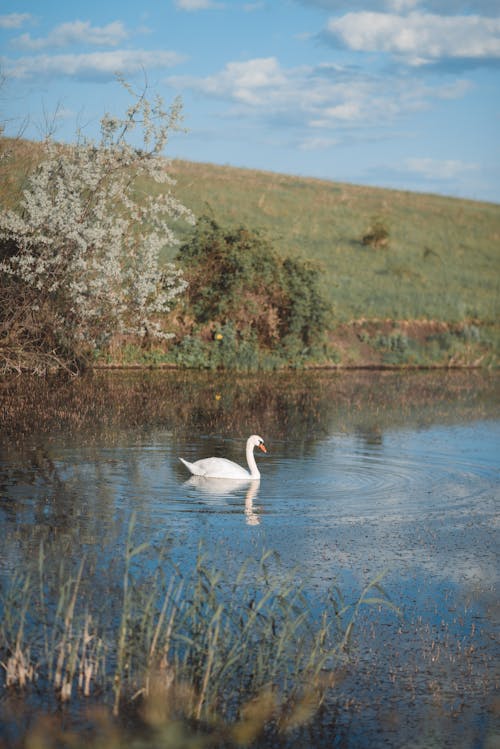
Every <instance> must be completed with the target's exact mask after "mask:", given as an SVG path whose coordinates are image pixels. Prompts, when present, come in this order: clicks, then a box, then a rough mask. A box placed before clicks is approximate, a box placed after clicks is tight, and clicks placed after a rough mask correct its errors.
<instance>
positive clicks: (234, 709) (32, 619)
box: [0, 518, 394, 744]
mask: <svg viewBox="0 0 500 749" xmlns="http://www.w3.org/2000/svg"><path fill="white" fill-rule="evenodd" d="M134 523H135V518H132V521H131V523H130V525H129V531H128V537H127V542H126V548H125V554H124V563H123V576H122V583H121V592H120V594H119V611H118V614H117V613H116V612H115V613H114V614H113V615H112V616H111V617H109V616H108V617H106V609H105V608H104V607H101V611H100V612H99V613H98V602H97V601H95V600H93V598H92V594H91V591H92V585H91V584H90V582H91V581H90V580H89V575H90V569H89V565H88V563H87V562H86V560H85V559H82V560H81V562H80V564H79V566H78V568H77V569H75V570H73V571H70V570H65V569H64V566H63V565H61V566H60V568H59V570H57V571H56V572H55V573H54V571H53V570H50V569H49V568H48V559H47V553H46V550H45V549H44V548H43V547H40V550H39V554H38V558H37V559H36V563H35V568H36V569H35V573H34V572H33V571H32V570H26V572H25V573H24V575H23V574H20V573H19V574H15V575H13V576H12V578H11V580H10V583H9V585H8V586H7V588H6V590H5V592H4V593H3V594H2V596H1V599H0V606H1V613H2V623H1V624H0V652H1V653H2V654H3V658H2V662H1V663H2V666H3V670H4V680H5V686H6V687H9V688H11V687H13V686H17V687H22V688H28V685H29V682H30V681H33V680H34V678H38V691H39V693H41V694H42V693H43V690H44V689H46V690H50V691H51V692H52V693H55V695H56V697H57V699H58V700H59V701H60V702H69V701H70V700H72V701H74V700H75V699H82V698H85V697H89V696H90V697H93V698H94V700H95V699H97V698H98V701H99V702H103V703H104V704H105V705H106V706H107V709H108V708H109V709H110V711H111V712H112V714H113V715H114V716H115V717H116V716H119V715H121V714H123V713H126V714H128V713H129V712H130V711H132V712H134V713H135V714H137V715H139V716H140V719H141V721H143V722H144V723H146V724H147V725H149V726H150V727H153V728H154V729H155V730H159V729H161V730H162V731H163V730H167V728H168V730H170V729H171V727H172V725H174V724H175V725H183V726H186V727H188V726H193V725H194V726H198V729H197V730H205V731H207V730H208V731H209V732H210V733H212V732H214V731H216V732H219V733H221V735H222V734H223V735H224V736H226V737H229V738H230V739H231V740H234V741H236V742H237V743H240V744H245V743H250V742H251V741H253V740H254V739H255V738H256V737H257V736H258V735H259V734H260V733H261V732H262V731H263V730H264V729H265V728H266V726H268V725H269V724H273V725H274V726H275V729H276V730H279V731H284V732H286V731H289V730H292V729H293V728H294V727H296V726H298V725H302V724H304V723H307V722H308V721H310V720H311V719H312V718H313V716H314V714H315V713H316V711H317V710H318V709H319V708H320V706H321V704H322V702H323V700H324V698H325V695H326V694H327V693H328V691H329V690H330V689H331V688H332V687H334V685H335V683H336V681H337V679H338V678H339V674H340V672H341V671H342V669H343V668H344V666H345V665H346V664H347V663H348V662H349V640H350V637H351V633H352V629H353V626H354V624H355V621H356V617H357V615H358V611H359V608H360V607H361V606H362V605H366V604H374V603H376V604H377V605H378V604H384V605H388V606H391V607H392V604H391V603H390V601H389V599H388V596H387V595H386V594H385V592H384V591H383V589H382V588H381V585H380V580H379V579H377V580H375V581H374V582H373V583H372V584H371V585H370V586H368V587H367V589H366V590H365V591H363V592H362V594H361V596H360V597H359V599H358V600H357V601H356V602H355V603H354V604H347V603H346V602H345V601H344V600H343V596H342V594H341V591H340V589H339V588H336V587H333V588H332V590H330V591H329V594H328V596H327V598H326V600H325V601H324V602H323V604H322V606H321V608H320V609H318V606H317V602H316V603H315V604H314V605H313V603H312V602H311V601H310V600H309V599H308V597H307V595H306V594H305V591H304V588H303V586H302V585H301V584H300V581H299V580H298V577H297V574H296V573H294V574H285V573H283V572H282V571H281V569H280V567H279V564H278V561H277V558H276V555H275V554H273V553H272V552H266V553H265V554H264V555H263V556H262V558H261V559H259V560H258V561H255V560H253V561H251V560H248V561H247V562H245V563H244V564H243V565H242V566H241V568H240V570H239V572H238V574H237V575H236V576H235V578H234V579H230V578H229V575H226V574H224V573H223V572H222V571H221V569H220V568H219V567H218V566H217V565H215V564H214V562H213V560H211V559H210V557H209V556H208V555H207V554H206V552H205V550H204V549H202V548H200V549H199V551H198V556H197V559H196V563H195V565H194V567H193V569H192V570H191V572H190V573H189V574H187V573H181V572H180V571H179V570H178V569H177V568H176V567H175V565H173V563H172V562H171V560H170V559H169V558H168V555H167V550H166V549H161V550H160V551H159V552H158V555H157V558H156V567H155V568H154V570H153V572H151V571H149V572H147V573H145V570H148V569H150V568H149V566H148V565H144V564H143V562H144V558H143V557H144V555H145V554H146V553H148V554H150V553H151V551H152V550H151V549H150V548H149V546H148V544H143V543H139V544H137V545H135V544H134V541H133V536H134ZM155 553H156V550H155ZM148 560H150V556H149V557H148ZM49 579H52V581H54V579H55V580H56V582H57V584H56V585H55V586H54V589H55V594H54V596H53V595H52V594H53V591H51V585H50V584H49ZM375 593H376V594H375ZM393 608H394V607H393Z"/></svg>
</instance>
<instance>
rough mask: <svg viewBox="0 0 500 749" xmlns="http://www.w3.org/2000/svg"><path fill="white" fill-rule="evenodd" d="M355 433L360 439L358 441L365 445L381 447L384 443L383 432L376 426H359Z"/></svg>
mask: <svg viewBox="0 0 500 749" xmlns="http://www.w3.org/2000/svg"><path fill="white" fill-rule="evenodd" d="M355 434H356V436H357V437H358V439H359V440H360V442H362V443H363V445H365V446H366V447H368V448H373V447H382V445H383V443H384V433H383V431H382V430H381V429H379V428H377V427H376V426H372V427H364V426H359V427H357V428H356V430H355Z"/></svg>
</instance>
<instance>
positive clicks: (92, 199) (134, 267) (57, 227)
mask: <svg viewBox="0 0 500 749" xmlns="http://www.w3.org/2000/svg"><path fill="white" fill-rule="evenodd" d="M124 85H125V86H126V88H127V90H128V91H129V93H130V94H131V95H132V97H133V103H132V105H131V106H130V108H129V109H128V111H127V113H126V116H125V118H123V119H117V118H113V117H110V116H109V115H106V116H105V117H104V118H103V119H102V120H101V136H100V141H99V142H98V143H95V142H93V141H91V140H89V139H86V138H79V139H78V141H77V142H76V144H73V145H70V146H61V145H58V144H57V143H55V142H53V141H52V140H50V139H47V140H46V141H45V142H44V144H43V151H44V157H43V160H42V161H41V162H40V163H39V164H38V166H37V167H36V169H35V170H34V171H33V172H32V173H31V174H30V175H29V176H28V179H27V182H26V185H25V188H24V189H23V192H22V198H21V201H20V204H19V208H18V210H4V211H2V212H1V214H0V274H1V275H2V277H3V279H2V280H3V282H4V283H3V284H2V286H3V289H4V293H3V294H2V295H1V297H0V315H1V316H2V317H3V320H1V319H0V323H3V329H1V330H0V345H3V347H5V346H7V347H8V346H9V344H10V346H11V347H12V345H13V344H14V341H13V340H12V337H13V336H16V338H15V344H16V345H19V344H20V342H22V344H23V345H24V346H28V348H29V347H30V346H31V347H33V346H39V347H40V346H41V348H42V349H43V348H44V347H45V350H46V351H47V349H50V350H51V352H52V353H54V355H57V356H58V357H63V358H66V359H68V357H69V358H71V359H72V360H73V361H82V360H85V359H86V358H88V357H89V356H90V355H91V354H92V353H93V352H94V351H95V349H96V348H99V347H101V346H103V345H104V344H106V343H107V342H108V341H109V340H110V338H111V337H112V336H113V335H114V334H116V333H131V334H133V335H139V336H154V337H157V336H160V337H165V336H167V333H165V331H164V330H163V328H162V325H161V315H162V314H163V313H165V312H168V311H169V309H170V306H171V302H172V300H173V299H174V298H175V297H176V296H177V295H178V294H180V293H181V292H182V291H183V290H184V288H185V287H186V283H185V281H184V279H183V276H182V273H181V271H179V270H177V269H176V268H175V267H174V266H173V265H167V266H161V265H160V252H161V250H162V248H163V247H165V246H166V245H171V244H173V243H176V238H175V236H174V234H173V233H172V231H171V229H170V227H169V224H168V221H169V219H171V218H180V217H183V218H185V219H187V220H188V221H190V222H192V221H193V219H192V215H191V213H190V211H189V210H188V209H186V208H185V207H184V206H183V205H182V204H181V203H180V202H179V201H178V200H177V199H176V198H175V197H174V196H173V195H172V193H171V189H170V188H171V186H172V184H173V180H171V178H170V177H169V175H168V173H167V169H166V166H167V163H166V161H165V159H163V158H162V157H161V155H160V154H161V153H162V151H163V149H164V147H165V145H166V143H167V139H168V135H169V132H170V131H171V130H173V129H176V128H178V122H179V119H180V103H179V102H178V101H175V102H174V104H173V105H172V106H171V108H170V109H169V110H165V109H164V107H163V103H162V101H161V99H159V98H156V99H155V101H154V103H151V102H150V101H149V100H148V99H147V98H146V96H145V92H142V93H141V94H136V93H135V92H134V91H133V90H132V89H131V88H130V86H128V84H126V83H124ZM138 129H140V135H141V137H140V146H137V145H130V143H129V142H128V141H129V137H130V136H131V134H132V133H133V131H135V130H138ZM134 136H135V132H134ZM144 176H145V177H148V178H152V179H153V180H155V181H156V182H157V183H160V184H161V185H162V188H161V189H160V190H159V194H158V195H155V196H152V195H141V193H140V191H139V189H138V179H139V178H141V177H144ZM5 289H8V290H9V293H6V292H5ZM19 307H21V309H22V313H20V311H19ZM9 318H10V320H9ZM9 323H10V324H9ZM2 339H3V340H2Z"/></svg>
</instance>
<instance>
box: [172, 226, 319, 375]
mask: <svg viewBox="0 0 500 749" xmlns="http://www.w3.org/2000/svg"><path fill="white" fill-rule="evenodd" d="M176 260H177V262H178V264H179V265H180V267H181V268H182V269H183V271H184V275H185V278H186V279H187V281H188V289H187V292H186V294H185V297H184V300H183V309H182V318H183V323H184V326H186V325H187V326H188V330H187V335H186V336H185V337H183V339H182V340H181V341H180V343H179V344H178V345H177V346H176V347H175V349H174V351H173V356H174V357H175V360H176V361H177V362H179V363H182V364H184V365H187V366H195V367H200V366H201V367H209V368H212V369H216V368H228V369H239V370H251V369H259V368H260V369H262V368H265V369H269V368H275V367H278V366H283V365H284V364H286V365H300V364H303V363H305V362H306V361H308V360H311V359H314V358H318V357H321V356H324V355H325V343H324V341H325V331H326V329H327V327H328V322H329V307H328V305H327V304H326V302H325V301H324V299H323V297H322V295H321V293H320V290H319V269H318V268H317V267H314V266H313V265H311V264H310V263H308V262H305V261H303V260H299V259H298V258H290V257H287V258H284V259H283V258H282V257H281V256H280V255H278V253H277V252H276V251H275V250H274V249H273V247H272V246H271V244H270V242H269V241H268V240H267V239H266V238H265V237H263V236H262V235H261V234H260V233H259V232H256V231H251V230H249V229H247V228H245V227H239V228H237V229H227V228H223V227H221V226H220V225H219V224H218V223H217V222H216V221H215V220H213V219H212V218H209V217H207V216H203V217H202V218H200V219H199V220H198V222H197V224H196V227H195V230H194V232H193V234H192V236H191V238H190V239H189V240H188V241H187V242H186V243H185V244H184V245H183V246H182V247H181V248H180V251H179V254H178V256H177V258H176Z"/></svg>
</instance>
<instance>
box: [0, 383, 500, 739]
mask: <svg viewBox="0 0 500 749" xmlns="http://www.w3.org/2000/svg"><path fill="white" fill-rule="evenodd" d="M498 386H499V380H498V377H496V376H495V375H482V374H479V373H463V372H455V373H453V372H447V373H424V372H421V373H406V374H404V373H403V374H401V373H398V374H396V373H390V372H378V373H368V372H366V373H344V374H333V373H297V374H286V375H285V374H284V375H271V374H266V375H265V376H260V377H250V376H249V377H234V376H222V375H218V374H217V375H216V374H194V373H189V372H188V373H174V372H149V373H134V372H129V373H118V372H109V373H102V374H96V375H95V376H93V377H92V378H89V379H83V380H59V379H56V380H47V381H43V382H37V381H32V380H29V379H26V378H17V379H15V380H14V379H9V380H6V381H4V382H3V383H2V385H1V391H0V398H1V401H0V406H1V414H2V420H3V430H2V435H1V439H0V448H1V451H0V533H1V538H2V539H3V541H2V545H1V547H0V576H1V583H2V585H3V586H4V588H5V587H6V586H7V585H8V581H9V580H10V579H11V578H12V576H13V575H14V574H15V573H16V571H18V570H19V569H22V568H23V566H26V565H27V564H28V563H29V560H30V559H32V558H33V556H36V554H37V553H38V549H39V547H40V542H42V541H43V543H44V544H45V548H46V549H48V550H49V551H48V552H47V553H53V554H54V555H55V556H56V557H58V558H60V559H63V560H66V561H67V563H68V565H71V564H75V562H77V561H78V560H79V559H80V558H81V557H82V555H85V556H86V558H87V559H89V560H90V563H91V565H92V568H93V570H94V571H96V576H95V579H96V580H97V581H99V580H101V583H99V582H97V583H95V585H96V591H95V595H96V596H97V597H99V596H101V597H102V596H104V597H105V599H104V600H106V598H108V599H109V600H111V599H112V597H113V595H114V593H113V591H115V592H116V590H118V588H119V585H120V574H121V572H120V569H119V567H118V566H116V569H115V566H114V560H116V559H117V558H119V557H120V558H121V557H122V556H123V549H124V546H125V543H126V539H127V534H128V532H129V528H130V523H131V519H132V518H134V522H135V526H134V539H135V541H136V543H141V542H144V541H147V542H149V543H150V544H151V546H152V548H155V547H160V546H161V545H162V544H165V543H167V544H168V548H169V554H170V555H171V559H172V560H173V561H174V562H175V564H176V565H178V567H179V569H183V568H188V567H189V566H190V565H191V566H192V564H193V560H194V558H195V557H196V555H197V554H198V553H199V549H200V548H203V549H204V550H206V551H207V553H208V554H209V555H210V556H211V557H212V558H213V559H215V560H216V561H217V562H218V563H219V564H221V565H222V566H223V567H224V570H225V572H226V574H227V575H228V576H229V577H231V576H234V577H235V576H236V575H237V572H238V569H240V568H241V565H242V563H243V562H244V561H245V560H246V559H248V558H259V557H260V556H261V555H262V554H263V553H264V552H265V551H266V550H273V551H276V552H277V558H278V559H279V566H280V568H282V569H283V570H284V571H290V570H292V569H293V570H294V571H295V572H294V574H297V575H298V577H299V578H300V580H301V581H302V583H303V584H304V586H305V588H306V589H307V592H308V594H309V595H310V599H311V601H312V602H313V606H314V605H317V606H318V607H319V606H320V605H321V604H320V601H321V600H323V598H324V595H325V594H326V591H327V590H328V589H329V588H330V587H331V586H332V585H333V584H337V585H338V586H339V588H340V589H341V590H342V591H343V594H344V595H345V597H346V599H348V600H355V599H356V597H357V596H359V594H360V592H361V591H362V590H363V588H364V587H365V586H366V585H367V584H369V583H370V582H371V581H373V580H374V579H375V578H377V576H379V575H383V581H382V584H383V588H384V590H385V592H386V594H387V595H388V596H389V597H390V600H391V601H392V603H393V604H394V606H396V607H397V608H398V610H399V615H398V614H397V613H395V611H394V610H393V609H392V608H389V607H383V606H382V607H380V606H367V607H365V608H363V610H362V611H360V614H359V617H358V620H357V622H356V626H355V634H354V639H353V645H352V651H351V660H350V662H349V667H348V668H347V669H346V671H345V673H344V675H343V679H342V681H340V682H339V684H338V686H337V687H336V688H334V689H333V690H332V691H331V693H330V694H329V696H328V699H327V702H326V704H325V706H324V707H323V708H322V711H321V714H320V715H318V716H317V717H316V719H315V721H314V722H313V726H312V727H309V728H308V729H307V730H309V733H308V739H307V741H308V742H309V745H310V746H325V747H326V746H328V747H330V746H341V747H379V746H380V747H387V746H388V747H403V746H408V747H432V746H450V747H488V749H489V748H490V747H493V746H494V745H496V744H495V742H496V741H498V740H499V737H500V729H499V724H498V718H499V709H500V707H499V702H498V697H496V690H497V689H498V681H499V677H500V674H499V671H498V663H499V662H500V661H499V655H500V652H499V651H500V647H499V641H498V614H499V610H498V574H499V572H498V508H499V502H498V501H499V499H500V408H499V404H500V393H499V387H498ZM251 433H258V434H260V435H261V436H262V437H263V438H264V440H265V442H266V446H267V449H268V453H267V454H266V455H262V454H261V453H259V455H257V456H256V457H257V461H258V464H259V468H260V471H261V479H260V481H258V482H250V483H240V484H234V483H231V482H225V481H222V480H212V481H197V480H192V479H190V476H189V473H188V472H187V470H186V468H185V467H184V466H183V465H182V463H181V462H180V460H179V457H184V458H186V459H187V460H196V459H198V458H201V457H207V456H210V455H218V456H225V457H228V458H230V459H232V460H235V461H236V462H238V463H240V464H244V463H245V455H244V452H245V441H246V438H247V436H248V435H249V434H251ZM144 564H145V570H146V572H147V564H148V562H147V560H146V561H145V562H144ZM0 590H1V589H0ZM101 600H102V598H101ZM110 605H112V604H111V603H110ZM2 702H3V704H4V711H3V719H4V736H3V739H4V742H5V745H9V742H12V743H15V740H16V739H15V737H19V732H17V733H16V730H14V729H13V728H12V726H10V723H9V720H7V717H6V713H8V711H9V710H10V709H11V708H10V707H8V706H9V705H10V702H9V699H8V697H7V696H6V690H5V688H4V687H3V688H2V690H1V691H0V706H1V705H2ZM33 709H34V710H36V709H37V707H36V704H35V707H34V708H33ZM0 720H2V713H1V708H0ZM287 742H288V743H287V744H286V745H287V746H288V745H290V746H303V745H305V744H304V736H303V735H299V736H296V737H295V738H294V736H293V735H291V736H288V737H287ZM294 742H295V743H294ZM1 745H2V737H1V729H0V746H1Z"/></svg>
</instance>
